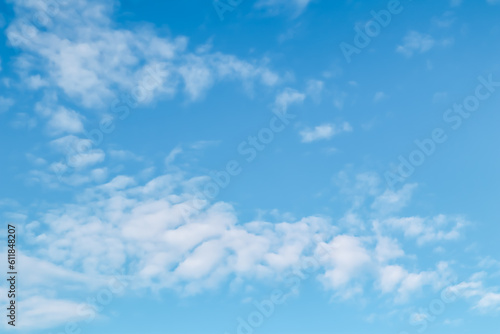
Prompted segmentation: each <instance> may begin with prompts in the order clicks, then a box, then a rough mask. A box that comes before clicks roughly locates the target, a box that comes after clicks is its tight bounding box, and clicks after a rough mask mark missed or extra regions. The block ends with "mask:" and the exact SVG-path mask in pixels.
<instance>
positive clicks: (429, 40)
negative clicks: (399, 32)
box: [396, 31, 436, 57]
mask: <svg viewBox="0 0 500 334" xmlns="http://www.w3.org/2000/svg"><path fill="white" fill-rule="evenodd" d="M435 44H436V41H435V40H434V38H433V37H432V36H430V35H426V34H421V33H419V32H417V31H410V32H409V33H408V34H406V36H405V37H404V38H403V44H402V45H398V47H397V48H396V51H397V52H399V53H401V54H403V55H405V56H407V57H411V56H413V54H414V53H425V52H427V51H429V50H430V49H432V47H433V46H434V45H435Z"/></svg>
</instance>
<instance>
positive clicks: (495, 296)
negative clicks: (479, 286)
mask: <svg viewBox="0 0 500 334" xmlns="http://www.w3.org/2000/svg"><path fill="white" fill-rule="evenodd" d="M476 308H478V309H480V310H491V309H494V310H500V293H493V292H488V293H486V294H485V295H484V296H482V297H481V299H480V300H479V301H478V302H477V304H476Z"/></svg>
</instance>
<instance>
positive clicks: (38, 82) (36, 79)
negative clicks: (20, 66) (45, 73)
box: [26, 74, 49, 90]
mask: <svg viewBox="0 0 500 334" xmlns="http://www.w3.org/2000/svg"><path fill="white" fill-rule="evenodd" d="M26 81H27V85H28V87H29V88H31V89H35V90H36V89H39V88H41V87H45V86H48V84H49V83H48V82H47V81H46V80H44V79H42V77H41V76H40V74H36V75H32V76H30V77H28V78H27V79H26Z"/></svg>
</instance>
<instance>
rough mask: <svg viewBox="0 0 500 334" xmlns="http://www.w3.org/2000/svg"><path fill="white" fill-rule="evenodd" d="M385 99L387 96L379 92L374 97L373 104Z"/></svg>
mask: <svg viewBox="0 0 500 334" xmlns="http://www.w3.org/2000/svg"><path fill="white" fill-rule="evenodd" d="M385 98H387V95H386V94H385V93H384V92H377V93H375V96H374V97H373V102H375V103H377V102H380V101H382V100H384V99H385Z"/></svg>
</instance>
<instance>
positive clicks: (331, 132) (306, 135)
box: [299, 122, 352, 143]
mask: <svg viewBox="0 0 500 334" xmlns="http://www.w3.org/2000/svg"><path fill="white" fill-rule="evenodd" d="M351 131H352V127H351V125H350V124H349V123H347V122H344V123H342V124H331V123H329V124H322V125H318V126H316V127H314V128H312V129H311V128H306V129H304V130H302V131H300V132H299V134H300V136H301V137H302V142H303V143H312V142H314V141H318V140H328V139H331V138H332V137H334V136H336V135H339V134H341V133H344V132H351Z"/></svg>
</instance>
